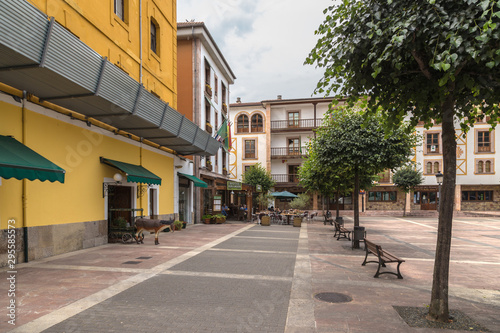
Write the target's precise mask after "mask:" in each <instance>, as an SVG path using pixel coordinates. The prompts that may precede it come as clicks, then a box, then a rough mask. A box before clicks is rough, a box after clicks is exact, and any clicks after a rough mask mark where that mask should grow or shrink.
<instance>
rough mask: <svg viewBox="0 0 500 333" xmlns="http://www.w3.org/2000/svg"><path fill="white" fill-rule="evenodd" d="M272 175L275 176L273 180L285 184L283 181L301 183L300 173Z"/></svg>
mask: <svg viewBox="0 0 500 333" xmlns="http://www.w3.org/2000/svg"><path fill="white" fill-rule="evenodd" d="M271 176H272V177H273V180H274V181H275V182H276V183H277V184H283V183H288V184H298V183H299V175H297V174H273V175H271Z"/></svg>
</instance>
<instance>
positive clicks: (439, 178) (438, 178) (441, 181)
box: [436, 171, 444, 211]
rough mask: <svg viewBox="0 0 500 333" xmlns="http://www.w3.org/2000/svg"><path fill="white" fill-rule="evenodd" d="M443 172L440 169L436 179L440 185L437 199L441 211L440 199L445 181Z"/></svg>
mask: <svg viewBox="0 0 500 333" xmlns="http://www.w3.org/2000/svg"><path fill="white" fill-rule="evenodd" d="M443 177H444V176H443V174H442V173H441V171H438V173H436V181H437V183H438V185H439V193H438V199H437V209H438V211H439V201H440V200H441V184H442V183H443Z"/></svg>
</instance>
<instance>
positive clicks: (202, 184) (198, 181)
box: [177, 172, 208, 188]
mask: <svg viewBox="0 0 500 333" xmlns="http://www.w3.org/2000/svg"><path fill="white" fill-rule="evenodd" d="M177 174H178V175H179V176H182V177H186V178H187V179H189V180H191V181H192V182H193V183H194V186H196V187H204V188H206V187H208V184H207V183H205V182H204V181H203V180H201V179H200V178H198V177H195V176H191V175H187V174H185V173H182V172H177Z"/></svg>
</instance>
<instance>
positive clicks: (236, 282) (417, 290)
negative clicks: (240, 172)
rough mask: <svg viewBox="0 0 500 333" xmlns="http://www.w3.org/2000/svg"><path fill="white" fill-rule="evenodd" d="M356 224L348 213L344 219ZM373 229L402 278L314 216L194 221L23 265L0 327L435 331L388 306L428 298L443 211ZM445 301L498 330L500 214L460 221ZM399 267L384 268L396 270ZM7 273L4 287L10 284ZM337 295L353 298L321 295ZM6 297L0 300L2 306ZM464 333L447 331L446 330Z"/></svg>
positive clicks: (367, 220)
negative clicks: (383, 270) (288, 222)
mask: <svg viewBox="0 0 500 333" xmlns="http://www.w3.org/2000/svg"><path fill="white" fill-rule="evenodd" d="M345 220H346V225H345V226H346V227H347V228H349V229H352V218H351V217H347V216H346V217H345ZM360 224H361V225H362V226H365V227H366V229H367V237H368V238H369V239H371V240H372V241H373V242H375V243H379V244H381V245H383V247H384V249H387V250H388V251H390V252H392V253H394V254H396V255H398V256H399V257H402V258H403V259H405V260H406V262H405V263H403V264H402V265H401V273H402V274H403V276H404V279H403V280H399V279H396V278H395V277H394V276H390V275H382V276H381V277H380V278H378V279H375V278H373V275H374V274H375V271H376V269H377V266H376V264H367V265H366V266H361V263H362V261H363V259H364V251H363V250H361V249H352V248H351V242H350V241H347V240H339V241H337V240H336V239H335V238H333V227H332V226H329V225H324V224H323V223H322V222H319V221H317V222H316V221H314V222H309V223H303V227H302V228H294V227H292V226H277V225H272V226H270V227H262V226H259V225H255V224H250V223H246V224H245V223H226V224H223V225H196V226H188V228H187V229H186V230H183V231H181V232H175V233H163V234H162V235H161V236H160V245H158V246H155V245H154V240H153V238H154V235H146V239H145V244H141V245H138V244H108V245H104V246H101V247H97V248H91V249H87V250H82V251H76V252H72V253H67V254H64V255H61V256H56V257H51V258H46V259H43V260H39V261H34V262H31V263H28V264H19V265H17V267H16V269H17V276H16V278H17V281H16V282H17V286H16V302H17V313H16V316H17V317H16V326H12V325H9V324H8V323H7V319H6V317H7V316H6V315H5V316H2V317H0V318H1V319H0V332H29V333H35V332H68V333H69V332H179V333H183V332H190V333H194V332H285V333H292V332H297V333H298V332H300V333H304V332H305V333H307V332H318V333H329V332H346V333H347V332H370V333H371V332H374V333H385V332H391V331H395V332H439V331H440V330H439V329H429V328H427V329H425V328H412V327H409V326H408V325H407V324H406V323H405V322H404V321H403V320H402V319H401V317H399V315H398V314H397V312H396V311H395V310H394V308H393V306H412V307H425V306H426V305H427V304H428V303H429V301H430V288H431V283H432V271H433V258H434V248H435V239H436V230H437V229H436V228H437V219H436V218H435V217H407V218H400V217H389V216H370V217H368V216H366V217H362V218H361V223H360ZM453 230H454V232H453V240H452V252H451V264H450V291H449V294H450V309H457V310H460V311H462V312H464V313H465V314H466V315H468V316H469V317H471V318H472V319H474V320H475V321H477V322H478V323H480V324H481V325H483V326H485V327H487V328H488V329H489V331H490V332H500V318H499V317H498V314H499V313H500V284H499V279H498V277H499V276H500V217H499V216H498V215H491V216H489V217H467V216H460V217H457V218H455V220H454V229H453ZM393 266H394V265H388V268H387V269H389V270H394V268H395V267H393ZM7 277H8V274H7V272H6V270H5V269H3V270H0V292H2V293H5V294H6V290H8V285H7V279H6V278H7ZM322 292H337V293H341V294H345V295H347V296H349V297H351V298H352V301H350V302H347V303H327V302H323V301H320V300H318V299H315V298H314V295H316V294H318V293H322ZM7 304H8V303H7V299H6V297H3V296H2V297H0V308H1V309H6V306H7ZM452 332H459V331H452V330H447V331H446V333H452Z"/></svg>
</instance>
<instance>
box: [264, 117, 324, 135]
mask: <svg viewBox="0 0 500 333" xmlns="http://www.w3.org/2000/svg"><path fill="white" fill-rule="evenodd" d="M322 124H323V119H295V120H273V121H271V132H288V131H289V132H292V131H312V130H313V129H315V128H318V127H319V126H321V125H322Z"/></svg>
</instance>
